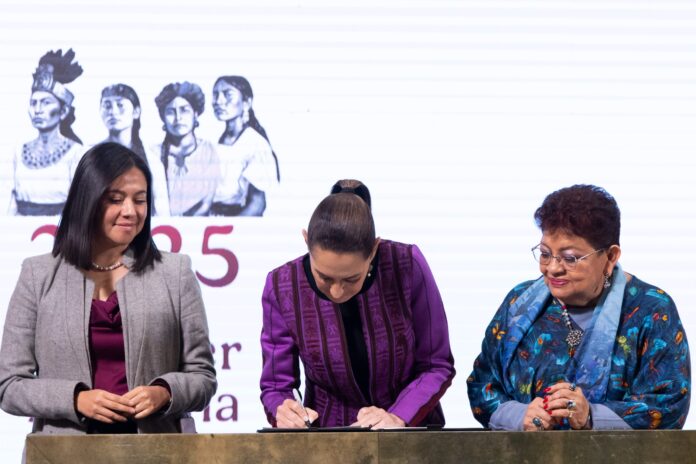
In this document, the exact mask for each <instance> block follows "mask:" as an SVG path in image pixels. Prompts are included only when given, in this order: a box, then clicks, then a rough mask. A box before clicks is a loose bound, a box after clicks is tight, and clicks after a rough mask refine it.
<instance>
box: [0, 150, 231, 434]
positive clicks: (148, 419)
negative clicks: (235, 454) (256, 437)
mask: <svg viewBox="0 0 696 464" xmlns="http://www.w3.org/2000/svg"><path fill="white" fill-rule="evenodd" d="M151 186H152V177H151V174H150V171H149V169H148V167H147V165H146V164H145V163H144V162H143V160H142V158H140V157H139V156H138V155H136V154H135V153H133V152H132V151H131V150H129V149H128V148H125V147H123V146H121V145H119V144H116V143H103V144H100V145H96V146H95V147H93V148H92V149H91V150H89V151H88V152H87V153H86V154H85V155H84V157H83V158H82V160H81V161H80V163H79V165H78V167H77V170H76V172H75V176H74V178H73V182H72V184H71V186H70V191H69V194H68V199H67V201H66V204H65V208H64V209H63V215H62V218H61V221H60V225H59V227H58V231H57V234H56V238H55V242H54V246H53V252H52V253H51V254H46V255H42V256H36V257H33V258H29V259H27V260H25V261H24V263H23V265H22V271H21V274H20V277H19V281H18V282H17V286H16V288H15V290H14V293H13V295H12V298H11V299H10V305H9V308H8V310H7V316H6V320H5V328H4V334H3V338H2V348H1V349H0V407H1V408H2V409H3V410H4V411H6V412H8V413H10V414H15V415H21V416H31V417H34V418H35V420H34V425H33V430H34V432H43V433H136V432H140V433H154V432H169V433H172V432H185V431H190V430H192V429H193V422H192V419H190V416H189V414H188V413H189V412H190V411H200V410H202V409H203V408H205V407H206V405H207V404H208V403H209V401H210V399H211V397H212V396H213V394H214V393H215V389H216V388H217V382H216V379H215V368H214V367H213V358H212V353H211V350H210V342H209V340H208V327H207V322H206V316H205V309H204V307H203V300H202V298H201V292H200V288H199V286H198V283H197V281H196V277H195V276H194V274H193V272H192V270H191V261H190V259H189V258H188V257H187V256H184V255H178V254H170V253H163V252H160V251H158V250H157V247H156V246H155V243H154V242H153V240H152V236H151V232H150V211H151V209H152V188H151Z"/></svg>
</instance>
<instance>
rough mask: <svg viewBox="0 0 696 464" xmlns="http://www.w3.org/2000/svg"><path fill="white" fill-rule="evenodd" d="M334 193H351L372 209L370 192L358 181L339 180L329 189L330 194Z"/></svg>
mask: <svg viewBox="0 0 696 464" xmlns="http://www.w3.org/2000/svg"><path fill="white" fill-rule="evenodd" d="M334 193H353V194H355V195H357V196H359V197H360V198H362V200H363V201H364V202H365V203H367V206H369V207H370V208H372V198H371V197H370V190H369V189H368V188H367V186H366V185H365V184H363V183H362V182H360V181H359V180H353V179H344V180H339V181H338V182H336V183H335V184H334V186H333V187H331V194H334Z"/></svg>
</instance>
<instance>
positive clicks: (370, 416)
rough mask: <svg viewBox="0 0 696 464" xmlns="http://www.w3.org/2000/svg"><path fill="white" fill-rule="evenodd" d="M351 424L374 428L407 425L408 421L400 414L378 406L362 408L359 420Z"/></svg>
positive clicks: (359, 412)
mask: <svg viewBox="0 0 696 464" xmlns="http://www.w3.org/2000/svg"><path fill="white" fill-rule="evenodd" d="M351 425H354V426H355V425H357V426H360V427H370V428H372V429H390V428H395V427H406V423H405V422H404V421H403V420H401V418H400V417H399V416H397V415H395V414H392V413H390V412H387V411H385V410H384V409H382V408H378V407H376V406H368V407H366V408H361V409H360V411H358V420H357V421H356V422H354V423H353V424H351Z"/></svg>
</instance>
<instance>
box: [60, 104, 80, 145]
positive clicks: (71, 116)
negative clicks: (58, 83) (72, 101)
mask: <svg viewBox="0 0 696 464" xmlns="http://www.w3.org/2000/svg"><path fill="white" fill-rule="evenodd" d="M58 101H60V104H61V105H65V104H66V103H65V102H63V101H62V100H60V99H58ZM74 122H75V107H74V106H68V114H67V115H66V116H65V117H64V118H63V119H61V120H60V126H59V128H58V130H59V131H60V133H61V134H62V135H63V137H66V138H69V139H71V140H74V141H75V142H77V143H79V144H80V145H82V140H80V137H78V136H77V134H76V133H75V131H74V130H73V128H72V125H73V123H74Z"/></svg>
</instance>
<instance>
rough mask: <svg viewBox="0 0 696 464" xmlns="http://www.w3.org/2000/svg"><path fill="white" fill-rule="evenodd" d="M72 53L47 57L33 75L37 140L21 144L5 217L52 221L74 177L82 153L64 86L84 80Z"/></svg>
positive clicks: (70, 98) (70, 97)
mask: <svg viewBox="0 0 696 464" xmlns="http://www.w3.org/2000/svg"><path fill="white" fill-rule="evenodd" d="M74 58H75V53H74V52H73V51H72V49H70V50H68V51H67V52H66V53H65V55H63V52H62V50H58V51H57V52H53V51H50V52H48V53H46V54H45V55H44V56H43V57H41V59H40V60H39V66H38V68H37V69H36V72H35V73H34V75H33V77H34V82H33V84H32V87H31V90H32V93H31V98H30V100H29V117H30V118H31V123H32V125H33V126H34V127H35V128H36V129H37V131H38V136H37V137H36V138H35V139H34V140H31V141H29V142H27V143H25V144H23V145H22V146H21V147H20V148H19V149H18V150H17V152H16V153H15V156H14V159H13V179H14V186H13V190H12V198H11V202H10V206H9V211H8V212H9V214H17V215H24V216H55V215H58V214H60V213H61V211H62V209H63V205H64V204H65V200H66V198H67V196H68V188H69V186H70V182H71V181H72V175H73V172H74V171H75V168H76V167H77V163H78V161H79V160H80V157H81V156H82V153H83V147H82V141H81V140H80V139H79V138H78V137H77V135H75V133H74V132H73V130H72V127H71V126H72V124H73V122H75V108H74V107H73V106H72V103H73V100H74V95H73V94H72V93H71V92H70V91H69V90H68V89H67V88H66V87H65V85H64V84H66V83H69V82H72V81H74V80H75V79H76V78H77V77H79V76H80V75H81V74H82V67H81V66H80V65H79V64H78V63H77V62H73V59H74Z"/></svg>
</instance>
